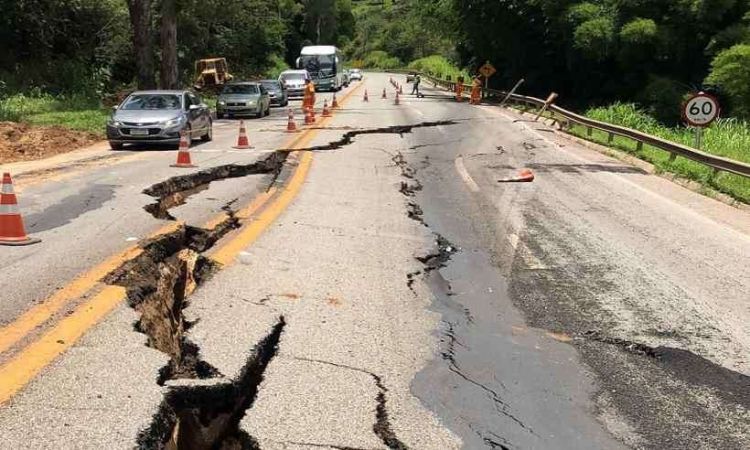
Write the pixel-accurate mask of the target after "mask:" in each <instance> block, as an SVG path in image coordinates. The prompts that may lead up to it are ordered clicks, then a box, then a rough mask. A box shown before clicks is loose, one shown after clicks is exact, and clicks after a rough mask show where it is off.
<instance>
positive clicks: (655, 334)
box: [0, 74, 750, 450]
mask: <svg viewBox="0 0 750 450" xmlns="http://www.w3.org/2000/svg"><path fill="white" fill-rule="evenodd" d="M398 78H403V77H402V76H398ZM362 84H364V86H362V87H360V88H359V89H360V91H358V92H356V93H355V94H354V95H352V96H351V97H350V98H349V99H348V100H347V102H346V104H345V105H344V108H343V109H342V110H340V111H338V112H336V114H335V116H334V118H333V119H332V120H331V121H330V122H328V123H326V124H325V125H324V126H322V127H320V128H321V129H319V130H316V132H315V133H314V134H310V136H309V138H305V139H302V140H301V143H299V145H298V146H295V148H299V147H300V146H301V147H304V148H306V149H308V150H309V152H307V153H305V152H302V153H301V155H307V156H299V155H298V154H292V155H294V156H290V157H289V158H288V159H287V158H286V153H284V158H277V155H278V154H277V153H273V152H274V151H275V150H281V151H286V150H288V149H286V148H285V147H286V146H288V143H289V139H290V138H289V136H288V135H286V134H285V133H284V132H283V130H284V128H285V124H286V114H285V112H284V111H281V110H275V111H274V114H272V116H271V117H269V118H267V119H262V120H257V121H256V120H250V121H247V122H246V123H247V124H248V127H249V129H248V131H249V133H250V139H251V141H252V142H253V144H254V146H255V147H256V149H254V150H252V151H250V152H238V151H233V150H231V145H232V144H233V140H234V139H235V138H236V134H235V133H236V129H235V127H236V123H235V122H229V121H221V122H217V125H218V126H217V129H216V133H215V136H216V140H215V141H214V142H212V143H208V144H203V145H201V146H197V147H195V149H194V150H195V153H194V154H193V158H194V160H197V161H198V163H199V165H200V167H199V169H196V171H197V170H204V171H205V173H204V175H201V176H197V175H193V176H189V177H185V178H180V179H175V178H170V177H174V176H176V175H180V174H185V173H186V172H180V171H177V170H176V169H172V168H169V167H168V164H169V163H170V162H171V161H172V160H173V158H174V152H173V151H168V152H165V151H155V152H133V153H130V152H125V153H118V155H117V157H116V158H114V157H112V158H110V157H109V156H108V155H98V156H96V158H103V159H97V160H96V161H95V162H90V163H71V164H68V165H64V167H62V168H60V167H53V168H52V169H54V170H52V171H49V170H47V169H48V168H47V167H44V163H43V162H42V163H39V164H40V165H39V167H33V166H32V167H31V169H27V170H30V171H29V172H26V173H22V174H19V176H18V177H17V180H18V186H17V187H18V189H19V191H20V192H19V194H20V198H21V201H22V205H21V206H22V208H23V210H24V212H25V213H26V214H27V215H28V217H30V218H31V219H33V220H30V227H29V228H30V230H29V231H30V232H31V233H33V234H35V235H37V236H38V237H41V238H42V239H43V244H41V245H37V246H32V247H26V248H25V249H9V250H8V251H7V255H8V256H7V257H6V258H4V261H3V266H2V267H3V271H2V272H0V273H1V275H0V285H1V286H2V287H3V292H4V293H7V294H6V295H4V299H3V302H1V303H0V321H1V322H2V323H3V324H13V323H15V321H17V320H18V317H19V316H20V315H21V314H22V313H23V311H26V310H28V308H29V307H31V306H32V305H34V304H35V303H36V302H39V301H40V300H41V299H44V298H45V297H48V296H49V295H50V294H53V293H54V292H56V291H59V290H62V291H65V289H69V285H68V283H69V282H70V281H71V280H72V279H74V278H75V277H76V276H77V275H78V274H80V273H81V272H83V271H85V270H87V269H89V268H90V267H91V266H92V265H94V264H97V263H99V262H100V261H101V260H103V259H104V258H106V257H107V256H109V255H112V254H114V253H117V252H119V251H122V250H123V249H124V248H127V246H130V245H133V244H134V243H135V242H136V241H138V240H142V239H144V238H146V237H147V236H149V235H151V234H152V233H154V232H155V231H156V230H158V229H160V228H162V227H164V226H165V225H170V224H171V225H172V226H177V227H178V228H172V231H171V233H172V234H171V235H166V237H165V236H162V237H161V238H158V239H157V240H156V241H152V244H151V247H146V250H145V251H144V253H143V254H141V256H140V257H138V258H136V259H135V260H134V261H135V262H133V263H130V264H126V265H121V266H118V267H120V268H119V270H118V271H116V272H114V274H115V275H112V276H110V277H109V281H108V283H114V282H113V281H112V280H114V279H116V280H117V282H116V283H114V284H116V285H118V286H122V288H123V289H125V291H126V293H127V297H128V302H127V303H125V302H123V303H122V304H120V305H119V306H117V307H116V308H115V309H114V311H113V312H112V313H111V314H109V315H108V316H107V317H106V318H105V319H104V320H103V321H101V322H100V323H99V324H98V325H96V326H94V327H93V328H91V329H90V330H89V331H88V332H87V333H86V334H84V335H83V336H82V338H81V339H80V340H79V341H77V342H76V343H75V345H73V346H72V347H71V348H70V349H68V351H67V352H65V353H64V354H63V355H62V356H61V357H59V358H57V359H56V360H55V361H54V362H53V363H52V364H51V365H49V366H47V367H46V368H45V369H44V370H43V371H42V372H41V373H40V374H39V375H38V376H37V377H36V378H35V379H34V380H33V381H32V382H31V383H29V384H28V385H27V386H26V387H25V388H24V389H23V390H21V391H20V392H19V393H17V394H16V395H15V396H13V398H12V399H11V400H10V401H9V402H7V403H5V404H3V405H0V430H2V432H3V441H2V442H0V448H8V449H11V448H12V449H18V448H29V449H38V448H55V449H67V448H70V449H81V448H86V449H88V448H91V449H101V448H108V449H109V448H112V449H114V448H123V449H125V448H128V449H130V448H141V449H170V450H171V449H190V450H193V449H207V450H208V449H221V450H225V449H226V450H228V449H258V448H259V449H263V450H269V449H271V450H273V449H318V448H329V449H399V450H402V449H428V450H431V449H436V450H443V449H454V448H455V449H458V448H466V449H589V448H590V449H620V448H649V449H684V448H701V449H704V448H705V449H714V448H721V449H734V448H737V449H743V448H748V447H750V415H748V408H750V399H749V398H748V394H747V392H750V390H748V389H749V388H750V382H749V381H748V380H749V378H748V375H749V374H750V369H748V367H749V366H748V364H750V360H748V359H747V354H748V346H749V345H750V328H748V327H747V323H750V321H748V316H749V315H750V310H748V305H747V300H748V299H749V298H750V274H749V273H748V271H747V269H746V259H747V255H750V220H748V219H749V218H750V217H749V216H748V214H747V213H744V212H741V211H738V210H734V209H732V208H730V207H728V206H725V205H723V204H720V203H718V202H716V201H714V200H710V199H707V198H705V197H701V196H700V195H698V194H695V193H692V192H689V191H686V190H684V189H683V188H680V187H678V186H676V185H674V184H671V183H670V182H668V181H666V180H663V179H661V178H658V177H655V176H652V175H648V174H646V173H644V172H642V171H641V170H640V169H636V168H634V167H631V166H628V165H626V164H624V163H621V162H619V161H616V160H613V159H611V158H609V157H605V156H602V155H600V154H598V153H595V152H594V151H592V150H589V149H584V148H581V147H579V146H577V145H575V144H573V143H571V142H569V141H567V140H565V139H563V138H561V137H558V136H556V135H554V134H553V133H550V132H549V131H550V130H549V128H547V127H545V126H544V125H536V124H529V123H528V122H527V121H524V120H519V118H520V117H519V116H516V115H515V114H514V113H512V112H509V111H499V110H498V109H497V108H495V107H490V106H482V107H471V106H469V105H466V104H460V105H459V104H456V103H455V102H453V101H451V100H449V99H448V98H447V97H445V96H443V95H442V94H441V93H440V92H439V91H437V90H431V91H432V92H430V94H431V95H429V96H428V97H426V98H424V99H416V98H413V97H411V96H404V98H403V99H402V104H401V105H400V106H396V105H394V104H393V99H392V97H391V98H389V99H388V100H381V99H380V98H377V97H379V95H372V94H374V93H377V92H380V90H382V88H383V86H386V85H388V76H386V75H381V74H372V75H370V76H368V77H367V78H366V80H365V81H364V82H363V83H362ZM363 88H367V89H368V91H369V93H370V94H371V95H370V101H369V102H368V103H364V102H363V101H362V99H361V94H362V89H363ZM350 89H353V88H350ZM389 89H390V87H389ZM297 117H300V116H299V115H297ZM107 158H110V159H107ZM259 162H261V163H260V164H261V166H259V165H258V163H259ZM228 164H232V165H233V166H227V167H220V166H226V165H228ZM266 164H268V165H266ZM523 167H528V168H531V169H532V170H534V172H535V173H536V181H535V182H534V183H527V184H507V183H498V182H497V180H498V179H503V178H507V177H510V176H513V175H514V174H515V173H516V172H517V171H518V170H519V169H520V168H523ZM302 170H304V171H306V170H309V173H307V172H305V173H306V177H305V176H300V175H298V174H299V173H302V172H301V171H302ZM196 171H192V172H187V173H195V172H196ZM231 174H233V175H231ZM209 181H210V183H209ZM295 183H297V184H298V185H299V186H298V187H299V193H298V194H296V197H294V198H293V201H292V202H291V203H290V204H289V206H288V207H285V208H284V209H279V208H281V207H277V206H275V205H276V203H277V202H278V201H279V200H277V199H278V198H280V197H274V195H277V194H278V195H279V196H282V197H283V195H285V193H286V192H288V190H290V189H292V186H295ZM147 189H148V190H147ZM144 190H147V192H148V193H149V194H151V195H146V194H144V193H143V192H144ZM289 192H291V191H289ZM264 202H268V203H267V206H264V205H266V203H264ZM147 205H152V206H150V207H149V208H148V211H147V210H145V209H144V207H146V206H147ZM246 205H250V206H246ZM243 207H246V209H245V210H243ZM248 208H249V209H248ZM275 208H276V209H278V210H279V213H278V215H277V216H274V218H275V220H271V221H268V227H267V229H265V231H264V232H262V234H261V232H257V233H255V232H254V231H253V226H254V224H255V223H260V222H263V221H264V220H265V219H264V214H271V213H273V211H274V210H275ZM243 211H244V212H243ZM217 215H218V216H219V217H223V219H221V221H217V220H216V217H217ZM177 221H180V222H179V223H184V225H177V223H178V222H177ZM32 222H33V223H32ZM207 222H208V224H207ZM261 231H263V230H261ZM248 234H250V235H252V238H251V239H249V240H243V239H246V235H248ZM92 237H93V239H92ZM237 242H239V243H242V242H252V245H248V244H242V245H241V244H237ZM228 247H237V251H236V252H235V253H232V252H228V251H227V250H226V249H227V248H228ZM227 255H230V256H227ZM743 256H744V258H743ZM219 261H220V262H219ZM38 267H44V268H45V270H43V271H41V272H40V271H38V270H36V269H37V268H38ZM105 274H106V273H105ZM102 276H103V275H102ZM105 281H107V280H105ZM97 286H98V288H102V287H103V285H101V284H98V285H97ZM62 287H65V288H64V289H60V288H62ZM94 294H95V292H94ZM86 295H89V294H86ZM92 295H93V294H92ZM86 301H87V299H86V298H82V299H79V300H78V303H81V302H83V304H86V303H85V302H86ZM75 304H77V303H76V302H73V303H71V305H75ZM71 307H72V306H71ZM69 309H70V308H68V307H66V308H63V309H62V310H61V311H60V313H59V314H58V315H57V316H54V317H53V318H52V320H51V321H52V322H54V321H55V320H57V318H58V317H65V315H66V313H67V311H68V310H69ZM40 333H41V331H32V332H31V333H30V334H29V336H28V337H24V339H22V340H21V341H19V343H15V344H13V345H14V346H15V347H13V346H11V347H10V350H8V351H6V352H5V353H3V352H2V351H0V364H8V362H9V361H10V362H12V360H13V357H14V353H13V352H14V351H15V350H17V349H18V347H19V346H23V345H25V343H27V342H30V341H33V340H34V339H35V338H36V337H37V336H38V335H39V334H40ZM3 338H4V335H3V332H0V343H2V342H3ZM6 341H7V340H6ZM2 368H3V367H2V366H0V377H2V376H3V372H2Z"/></svg>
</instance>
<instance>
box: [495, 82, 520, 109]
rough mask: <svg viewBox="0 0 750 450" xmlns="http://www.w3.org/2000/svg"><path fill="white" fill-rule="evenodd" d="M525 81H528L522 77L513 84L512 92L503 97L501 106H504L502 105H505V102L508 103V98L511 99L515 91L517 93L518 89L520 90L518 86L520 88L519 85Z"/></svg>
mask: <svg viewBox="0 0 750 450" xmlns="http://www.w3.org/2000/svg"><path fill="white" fill-rule="evenodd" d="M524 81H526V80H524V79H523V78H521V79H520V80H518V83H516V85H515V86H513V89H511V90H510V92H508V95H506V96H505V98H504V99H503V101H502V102H500V107H501V108H502V107H503V106H504V105H505V103H506V102H507V101H508V100H509V99H510V98H511V97H512V96H513V94H515V93H516V91H517V90H518V88H519V87H520V86H521V85H522V84H523V82H524Z"/></svg>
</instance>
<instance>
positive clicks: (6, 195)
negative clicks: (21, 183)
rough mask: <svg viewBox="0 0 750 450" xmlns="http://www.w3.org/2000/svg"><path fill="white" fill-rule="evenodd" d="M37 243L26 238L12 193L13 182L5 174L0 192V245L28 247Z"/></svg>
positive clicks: (13, 193) (37, 240)
mask: <svg viewBox="0 0 750 450" xmlns="http://www.w3.org/2000/svg"><path fill="white" fill-rule="evenodd" d="M37 242H41V240H40V239H34V238H31V237H29V236H26V230H25V229H24V226H23V218H22V217H21V212H20V211H19V209H18V200H17V199H16V194H15V192H13V180H11V178H10V174H9V173H7V172H6V173H4V174H3V186H2V192H0V245H30V244H36V243H37Z"/></svg>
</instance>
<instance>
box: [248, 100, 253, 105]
mask: <svg viewBox="0 0 750 450" xmlns="http://www.w3.org/2000/svg"><path fill="white" fill-rule="evenodd" d="M253 105H255V100H248V101H247V106H253Z"/></svg>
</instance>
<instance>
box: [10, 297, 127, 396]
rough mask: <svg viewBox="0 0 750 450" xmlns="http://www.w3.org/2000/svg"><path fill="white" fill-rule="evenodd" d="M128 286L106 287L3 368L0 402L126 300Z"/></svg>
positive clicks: (16, 390) (11, 394)
mask: <svg viewBox="0 0 750 450" xmlns="http://www.w3.org/2000/svg"><path fill="white" fill-rule="evenodd" d="M125 296H126V292H125V288H123V287H121V286H106V287H105V288H104V289H103V290H102V291H101V292H100V293H98V294H97V295H96V296H95V297H94V298H93V299H91V301H88V302H86V303H85V304H83V305H80V306H79V307H78V308H76V310H75V311H74V312H73V313H72V314H71V315H69V316H67V317H65V318H64V319H62V320H61V321H60V322H58V323H57V325H55V326H54V327H53V328H52V329H51V330H49V331H48V332H47V333H45V334H44V335H43V336H42V337H41V338H39V339H38V340H37V341H36V342H34V343H32V344H31V345H29V346H28V347H26V348H25V349H23V351H22V352H20V353H19V354H18V355H16V357H15V358H13V359H12V360H11V361H10V362H8V363H7V364H5V365H4V366H2V367H0V404H2V403H5V402H6V401H8V400H9V399H10V398H11V397H12V396H13V395H14V394H15V393H16V392H18V391H19V390H20V389H21V388H23V387H24V386H25V385H26V384H27V383H28V382H29V381H31V379H32V378H34V377H35V376H36V375H37V374H38V373H39V372H40V371H41V370H42V369H43V368H44V367H45V366H47V365H48V364H49V363H51V362H52V361H53V360H54V359H55V358H57V356H58V355H59V354H60V353H62V352H63V351H65V350H67V349H68V348H70V347H71V346H72V345H73V344H74V343H75V342H76V341H77V340H78V339H79V338H80V337H81V336H82V335H83V334H84V333H85V332H86V331H87V330H88V329H89V328H91V327H92V326H94V325H95V324H96V323H98V322H99V321H100V320H101V319H102V318H104V317H105V316H106V315H107V314H109V312H110V311H112V310H113V309H114V308H115V307H117V305H119V304H120V302H122V301H123V300H124V299H125Z"/></svg>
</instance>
